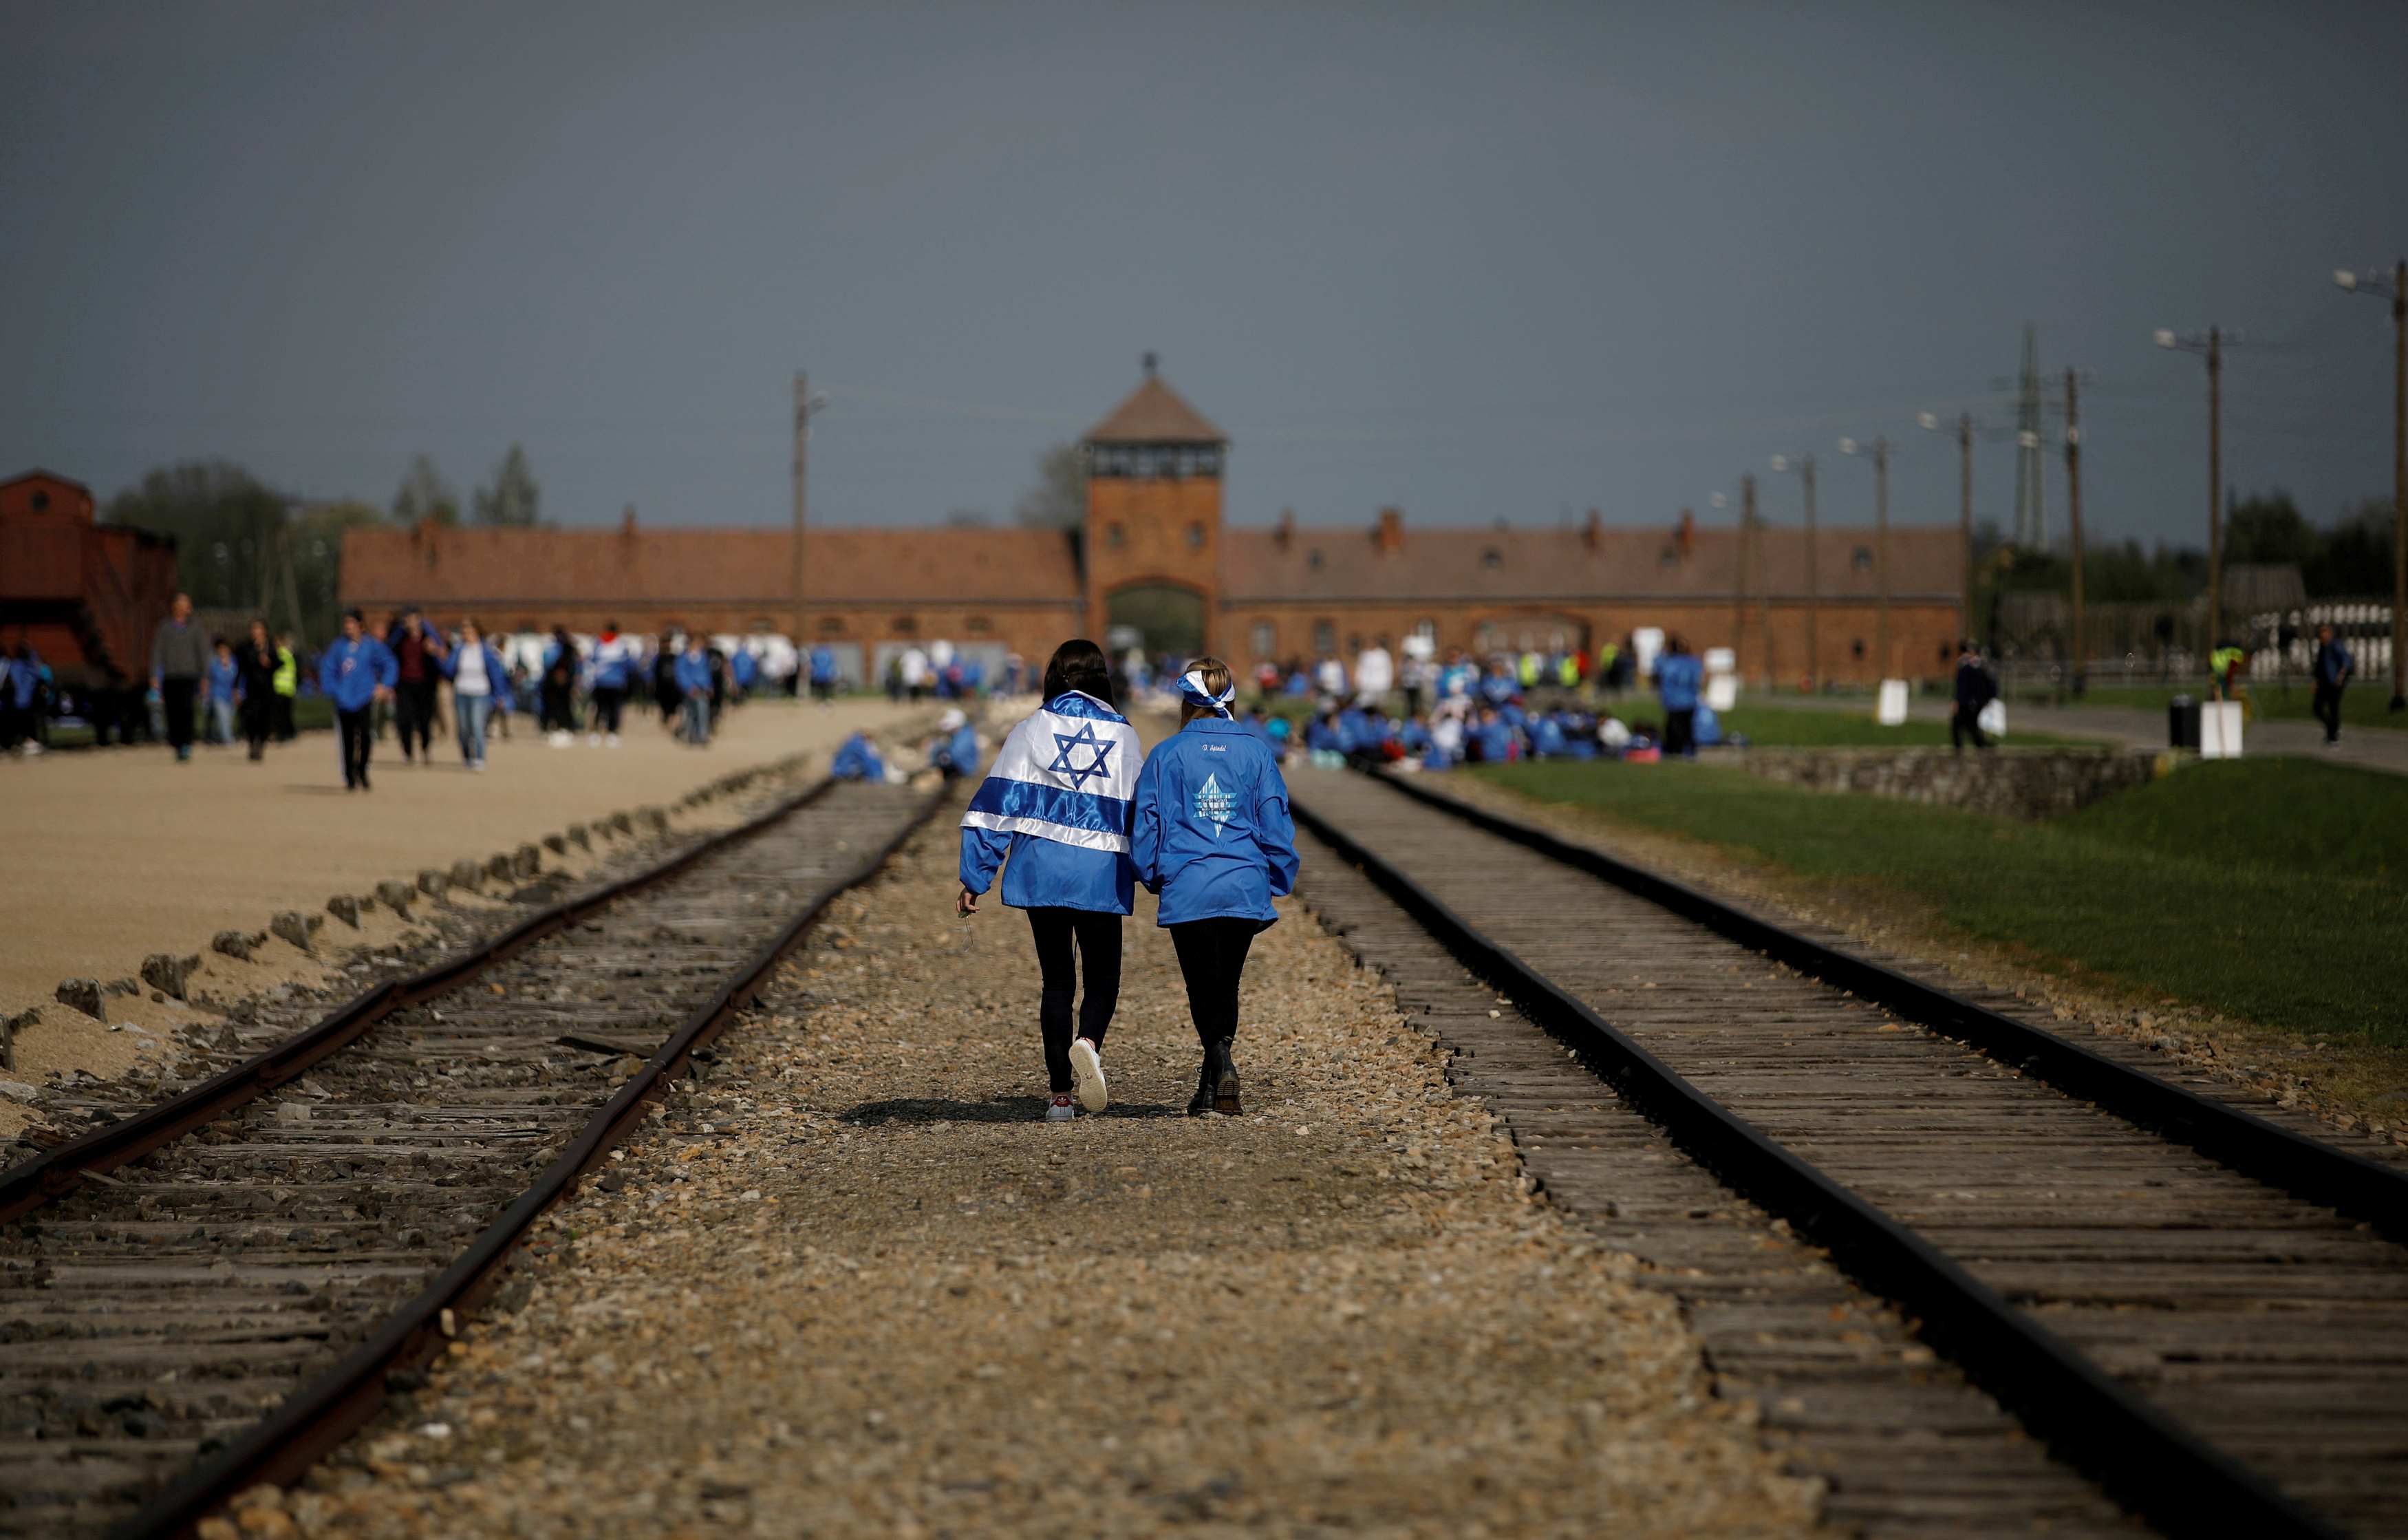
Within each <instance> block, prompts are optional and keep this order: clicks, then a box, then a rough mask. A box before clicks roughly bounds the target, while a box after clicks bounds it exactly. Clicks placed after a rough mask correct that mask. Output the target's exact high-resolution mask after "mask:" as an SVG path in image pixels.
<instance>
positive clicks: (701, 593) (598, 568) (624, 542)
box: [343, 525, 1081, 608]
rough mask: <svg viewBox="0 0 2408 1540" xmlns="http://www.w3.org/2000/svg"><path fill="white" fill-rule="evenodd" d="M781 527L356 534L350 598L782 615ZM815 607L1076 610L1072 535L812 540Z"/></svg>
mask: <svg viewBox="0 0 2408 1540" xmlns="http://www.w3.org/2000/svg"><path fill="white" fill-rule="evenodd" d="M793 542H794V537H793V535H792V533H791V532H789V531H787V530H783V529H644V528H638V527H636V526H634V525H622V526H621V527H619V528H616V529H463V528H442V527H435V526H427V525H421V526H420V527H418V528H414V529H353V530H350V531H347V532H346V533H345V535H344V537H343V598H344V601H345V602H346V603H351V604H359V605H362V606H367V607H376V606H390V605H395V604H405V603H419V604H441V605H460V604H469V603H476V604H490V605H514V606H523V607H527V606H531V607H538V608H539V607H541V606H544V605H547V604H558V605H566V604H579V603H593V602H596V601H601V600H612V601H620V602H625V603H629V604H685V605H731V606H738V607H743V606H752V607H763V608H776V607H781V606H783V605H786V604H788V603H790V602H792V598H793V593H794V590H793V587H792V583H793V578H792V575H791V574H792V570H793V569H792V566H791V563H792V559H793V552H794V543H793ZM803 572H804V577H803V586H804V594H805V597H807V598H809V599H811V600H812V601H814V602H819V603H860V604H889V603H893V604H906V605H908V604H941V603H996V602H1006V601H1010V600H1014V599H1019V600H1030V599H1039V600H1053V601H1059V602H1067V603H1073V604H1075V603H1077V602H1078V601H1079V599H1080V597H1081V590H1080V586H1079V570H1078V564H1077V562H1076V560H1075V558H1074V554H1073V552H1072V548H1071V543H1070V540H1069V537H1068V536H1067V535H1065V534H1064V533H1062V532H1061V531H1059V530H1045V529H955V528H945V529H832V530H818V529H815V530H812V531H811V532H810V545H809V547H808V549H807V550H806V551H805V553H804V563H803Z"/></svg>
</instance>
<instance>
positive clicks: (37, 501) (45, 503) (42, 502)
mask: <svg viewBox="0 0 2408 1540" xmlns="http://www.w3.org/2000/svg"><path fill="white" fill-rule="evenodd" d="M48 507H50V494H49V493H47V492H36V493H35V494H34V511H35V512H36V513H39V512H40V511H42V510H44V509H46V508H48Z"/></svg>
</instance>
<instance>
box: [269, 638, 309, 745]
mask: <svg viewBox="0 0 2408 1540" xmlns="http://www.w3.org/2000/svg"><path fill="white" fill-rule="evenodd" d="M271 683H272V685H273V687H274V689H275V691H276V700H275V704H274V709H273V710H272V711H271V712H269V713H268V714H269V718H270V720H269V723H268V726H269V727H271V728H272V729H273V730H274V732H275V734H276V741H278V742H279V743H290V742H292V741H293V740H294V739H295V738H297V737H299V736H300V729H299V728H298V727H294V724H293V698H294V696H297V695H299V694H300V693H301V654H300V652H299V651H298V650H297V649H296V648H294V645H293V633H292V632H290V631H287V632H285V633H284V634H283V635H282V636H280V637H278V638H277V639H276V677H275V679H274V680H273V681H272V682H271Z"/></svg>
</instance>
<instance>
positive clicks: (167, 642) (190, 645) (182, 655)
mask: <svg viewBox="0 0 2408 1540" xmlns="http://www.w3.org/2000/svg"><path fill="white" fill-rule="evenodd" d="M208 671H209V639H208V635H207V634H206V633H205V632H203V631H202V629H201V626H200V622H198V621H196V620H194V619H193V596H192V595H190V594H179V595H177V596H176V601H175V603H174V604H172V605H170V606H169V607H168V611H167V618H166V619H165V620H163V621H161V622H160V623H159V629H158V630H157V631H155V632H153V633H152V634H151V638H150V687H151V688H152V689H154V690H156V691H158V692H159V708H160V710H161V711H162V712H165V713H166V717H167V742H168V745H169V746H170V747H172V748H173V749H174V750H175V751H176V757H177V758H178V759H179V760H189V759H191V758H192V757H193V698H194V697H195V696H196V695H198V693H199V691H200V687H201V681H202V680H203V679H205V678H207V677H208Z"/></svg>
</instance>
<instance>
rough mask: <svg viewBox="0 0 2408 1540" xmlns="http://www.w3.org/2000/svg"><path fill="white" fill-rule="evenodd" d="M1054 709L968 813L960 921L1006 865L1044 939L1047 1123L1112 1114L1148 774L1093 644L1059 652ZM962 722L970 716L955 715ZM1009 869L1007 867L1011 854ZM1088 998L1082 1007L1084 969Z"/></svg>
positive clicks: (1052, 680) (1034, 718) (1012, 897)
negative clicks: (1141, 802) (1110, 1046)
mask: <svg viewBox="0 0 2408 1540" xmlns="http://www.w3.org/2000/svg"><path fill="white" fill-rule="evenodd" d="M1043 688H1044V692H1045V704H1044V705H1042V706H1040V707H1039V708H1038V709H1037V710H1036V711H1035V712H1030V713H1029V715H1028V718H1027V720H1025V721H1024V722H1022V723H1021V724H1020V725H1019V726H1018V727H1014V728H1012V729H1011V736H1010V737H1009V738H1007V739H1005V740H1004V742H1003V747H1002V748H1001V749H1000V750H999V751H997V752H996V756H995V765H994V767H993V769H992V770H990V771H989V772H988V775H987V778H986V780H985V781H984V782H983V783H982V784H980V786H979V789H978V794H977V795H976V796H974V797H972V798H971V799H970V805H969V811H968V812H967V813H963V814H962V860H961V879H962V890H961V893H960V895H959V896H958V897H957V898H956V899H955V900H954V901H953V911H954V913H955V914H963V915H969V914H977V913H978V900H979V897H980V895H982V894H983V893H984V892H986V890H987V889H988V887H990V886H991V885H993V884H994V882H995V872H996V867H998V866H1000V867H1002V868H1003V901H1004V902H1005V903H1006V904H1008V905H1010V906H1011V907H1012V908H1014V909H1020V910H1025V911H1026V912H1027V914H1028V933H1029V936H1030V939H1031V940H1033V941H1034V942H1035V943H1036V944H1037V969H1038V973H1039V985H1038V996H1037V1029H1038V1036H1039V1040H1040V1041H1041V1042H1042V1043H1043V1044H1044V1049H1045V1076H1046V1081H1047V1084H1048V1086H1049V1087H1051V1091H1050V1097H1049V1100H1048V1101H1047V1103H1046V1107H1045V1117H1046V1121H1048V1122H1054V1123H1059V1122H1066V1121H1068V1119H1070V1118H1073V1117H1076V1116H1077V1115H1078V1108H1077V1107H1074V1106H1072V1105H1071V1100H1070V1098H1071V1090H1072V1087H1073V1085H1074V1083H1075V1085H1076V1087H1077V1092H1078V1106H1079V1107H1084V1108H1086V1109H1087V1111H1089V1112H1091V1113H1099V1112H1102V1111H1103V1110H1104V1109H1105V1108H1106V1107H1108V1106H1110V1105H1111V1091H1110V1088H1109V1087H1107V1086H1106V1085H1105V1083H1104V1064H1103V1048H1104V1032H1105V1030H1106V1029H1108V1028H1110V1027H1111V1024H1112V1011H1113V1009H1114V1007H1116V1006H1117V1005H1118V1004H1119V1003H1120V997H1121V920H1122V918H1123V916H1125V915H1126V914H1128V913H1129V912H1130V910H1131V909H1132V908H1133V907H1134V905H1133V902H1132V900H1134V899H1135V898H1136V896H1137V888H1136V877H1135V872H1134V870H1133V869H1132V867H1131V866H1130V863H1129V806H1130V797H1131V794H1132V793H1133V792H1134V791H1135V789H1136V785H1137V777H1138V766H1137V759H1138V741H1137V729H1135V728H1134V727H1130V726H1129V725H1128V719H1127V718H1125V717H1124V716H1122V715H1121V714H1120V712H1117V711H1114V710H1113V709H1112V669H1111V660H1110V659H1108V658H1106V657H1105V656H1104V650H1103V649H1102V648H1100V647H1098V646H1097V645H1096V644H1095V643H1094V642H1092V641H1089V640H1085V639H1083V638H1081V639H1078V640H1071V641H1066V642H1064V643H1062V645H1061V646H1059V647H1057V648H1055V649H1054V657H1053V660H1052V661H1051V662H1049V663H1047V664H1046V665H1045V683H1044V686H1043ZM955 714H958V713H955ZM1007 856H1009V857H1010V860H1009V862H1008V864H1007V861H1006V857H1007ZM1082 964H1083V965H1084V967H1085V970H1086V975H1087V998H1086V999H1085V1000H1083V1001H1079V1002H1078V1005H1079V1010H1078V1033H1077V1035H1076V1036H1075V1037H1074V1036H1072V1034H1071V1005H1072V1002H1073V1001H1074V1000H1076V997H1077V995H1078V988H1079V971H1080V967H1081V965H1082Z"/></svg>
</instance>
